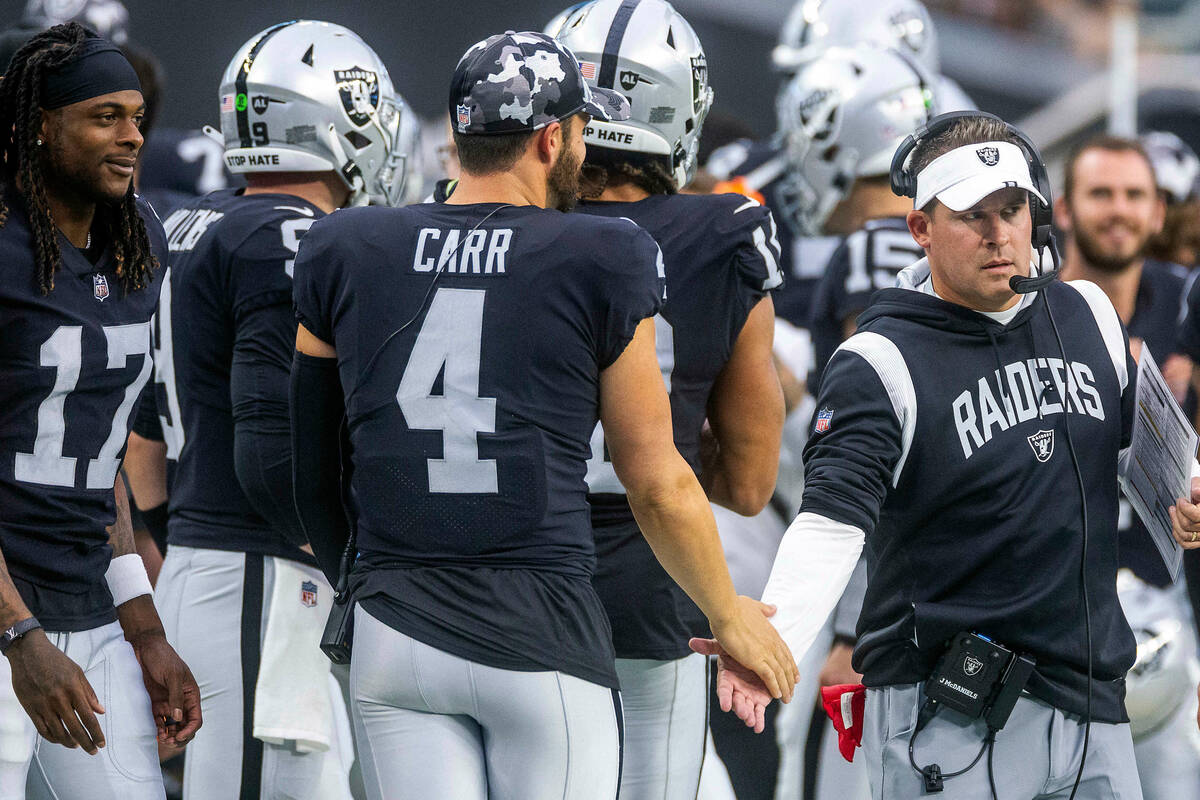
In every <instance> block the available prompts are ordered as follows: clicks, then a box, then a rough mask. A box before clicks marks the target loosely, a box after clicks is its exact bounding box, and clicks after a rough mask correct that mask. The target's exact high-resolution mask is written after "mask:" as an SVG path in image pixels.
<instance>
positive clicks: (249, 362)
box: [229, 306, 307, 547]
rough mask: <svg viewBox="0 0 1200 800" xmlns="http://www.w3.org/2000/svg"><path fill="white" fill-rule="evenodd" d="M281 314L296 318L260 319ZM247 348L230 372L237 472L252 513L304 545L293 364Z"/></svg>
mask: <svg viewBox="0 0 1200 800" xmlns="http://www.w3.org/2000/svg"><path fill="white" fill-rule="evenodd" d="M280 311H283V312H286V316H287V317H289V318H292V319H294V317H293V316H292V314H291V307H290V306H287V307H284V306H280V307H278V308H274V307H272V308H268V309H263V310H260V311H259V312H258V316H259V317H263V316H267V315H269V314H278V313H279V312H280ZM292 324H293V326H294V323H292ZM247 327H248V326H247ZM247 350H248V349H247V348H242V347H239V346H237V345H235V347H234V355H233V365H232V367H231V369H230V373H229V386H230V402H231V404H232V408H233V457H234V461H233V463H234V471H235V472H236V474H237V479H238V484H239V485H241V487H242V491H243V493H245V495H246V499H247V500H248V501H249V502H250V505H251V506H253V508H254V510H255V511H257V512H258V513H259V515H261V516H262V518H263V519H265V520H266V521H267V522H269V523H270V524H271V527H272V528H274V529H275V530H276V531H277V532H278V533H279V534H281V535H282V536H283V537H284V538H286V539H287V540H288V541H289V542H290V543H292V544H294V545H296V546H297V547H301V546H303V545H304V544H305V543H306V541H307V540H306V539H305V537H304V532H303V531H302V530H301V529H300V520H299V519H297V518H296V506H295V503H294V502H293V500H292V495H293V492H292V442H291V430H290V425H289V421H288V368H289V366H290V364H289V363H288V359H286V358H278V357H271V356H266V355H262V354H260V353H256V352H253V351H249V352H248V351H247Z"/></svg>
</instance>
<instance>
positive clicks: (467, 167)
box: [454, 116, 575, 175]
mask: <svg viewBox="0 0 1200 800" xmlns="http://www.w3.org/2000/svg"><path fill="white" fill-rule="evenodd" d="M574 119H575V117H574V116H570V117H567V118H566V119H564V120H562V121H561V124H562V127H563V135H564V136H565V135H569V134H570V133H571V126H572V125H574V124H575V123H574V122H573V120H574ZM534 133H536V131H518V132H517V133H494V134H490V135H488V134H478V133H475V134H471V133H459V132H458V131H454V146H455V147H456V148H458V163H459V166H461V167H462V170H463V172H469V173H472V174H474V175H491V174H492V173H495V172H504V171H505V170H508V169H512V166H513V164H516V163H517V159H519V158H520V157H521V154H522V153H524V152H525V148H526V147H528V146H529V140H530V138H532V136H533V134H534Z"/></svg>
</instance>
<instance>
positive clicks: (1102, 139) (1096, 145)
mask: <svg viewBox="0 0 1200 800" xmlns="http://www.w3.org/2000/svg"><path fill="white" fill-rule="evenodd" d="M1089 150H1107V151H1108V152H1110V153H1137V154H1138V155H1139V156H1141V157H1142V160H1143V161H1145V162H1146V169H1148V170H1150V182H1151V183H1152V184H1154V186H1155V189H1157V188H1158V180H1157V179H1156V178H1155V177H1154V162H1153V161H1151V160H1150V155H1149V154H1148V153H1147V152H1146V148H1144V147H1142V143H1141V142H1139V141H1138V140H1137V139H1130V138H1127V137H1125V136H1111V135H1109V134H1107V133H1101V134H1098V135H1096V136H1093V137H1091V138H1090V139H1084V140H1083V141H1082V142H1079V143H1078V144H1076V145H1075V146H1074V147H1072V148H1071V151H1070V152H1069V153H1068V154H1067V161H1066V165H1065V166H1064V168H1063V197H1065V198H1066V200H1067V202H1068V203H1070V202H1071V193H1072V192H1074V191H1075V167H1076V166H1077V165H1078V163H1079V159H1081V158H1083V154H1084V153H1086V152H1087V151H1089Z"/></svg>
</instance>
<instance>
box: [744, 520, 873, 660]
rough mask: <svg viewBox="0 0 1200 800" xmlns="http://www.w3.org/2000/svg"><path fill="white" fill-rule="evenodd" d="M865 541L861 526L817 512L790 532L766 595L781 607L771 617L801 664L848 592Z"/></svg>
mask: <svg viewBox="0 0 1200 800" xmlns="http://www.w3.org/2000/svg"><path fill="white" fill-rule="evenodd" d="M864 540H865V536H864V534H863V532H862V530H861V529H860V528H856V527H854V526H853V525H847V524H845V523H843V522H836V521H834V520H831V519H829V518H828V517H823V516H821V515H819V514H813V513H811V512H805V513H802V514H800V515H799V516H798V517H796V519H795V520H794V521H793V522H792V524H791V525H790V526H788V529H787V532H786V533H784V535H783V541H781V542H780V543H779V551H778V552H777V553H776V555H775V564H774V565H773V566H772V567H771V577H770V578H768V579H767V588H766V589H765V590H764V591H763V598H762V599H763V602H764V603H771V604H773V605H775V606H777V607H778V611H777V612H776V613H775V616H774V617H773V618H772V620H771V621H772V622H773V623H774V625H775V628H776V629H777V630H778V631H779V635H780V636H782V637H783V640H784V641H785V642H787V646H788V647H789V648H790V649H791V651H792V657H793V658H795V659H796V661H797V662H798V661H800V660H801V659H803V658H804V654H805V653H807V652H808V648H810V647H812V643H813V640H814V639H816V638H817V633H819V632H820V630H821V628H822V627H823V626H824V625H825V620H826V619H827V618H828V617H829V614H830V612H831V611H833V608H834V606H835V605H837V602H838V599H839V598H840V597H841V596H842V592H843V591H845V589H846V584H847V583H848V582H849V581H850V575H851V573H853V572H854V565H855V564H856V563H857V562H858V556H859V554H860V553H862V549H863V542H864Z"/></svg>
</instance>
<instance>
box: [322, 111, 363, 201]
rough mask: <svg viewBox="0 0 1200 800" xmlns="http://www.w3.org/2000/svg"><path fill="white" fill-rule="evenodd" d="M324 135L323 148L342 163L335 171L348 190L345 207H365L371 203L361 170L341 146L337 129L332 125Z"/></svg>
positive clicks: (342, 145) (344, 146) (343, 146)
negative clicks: (348, 195)
mask: <svg viewBox="0 0 1200 800" xmlns="http://www.w3.org/2000/svg"><path fill="white" fill-rule="evenodd" d="M324 134H325V146H326V147H328V148H329V154H330V155H331V156H333V158H334V159H337V158H339V157H340V158H341V159H342V163H341V164H340V165H339V166H338V167H337V169H336V170H335V171H336V172H337V174H338V175H339V176H341V178H342V180H343V181H345V183H346V186H347V187H349V189H350V198H349V201H348V203H347V205H349V206H355V207H357V206H365V205H366V204H367V203H369V202H370V201H371V197H370V194H369V193H368V192H367V183H366V181H365V180H363V176H362V170H360V169H359V168H358V165H357V164H355V163H354V159H353V158H352V157H351V154H350V153H349V152H348V151H347V150H346V145H344V144H342V140H341V137H340V136H338V135H337V129H336V128H335V127H334V126H333V124H332V123H331V124H330V125H329V127H327V128H326V129H325V130H324ZM339 154H340V155H339Z"/></svg>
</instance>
